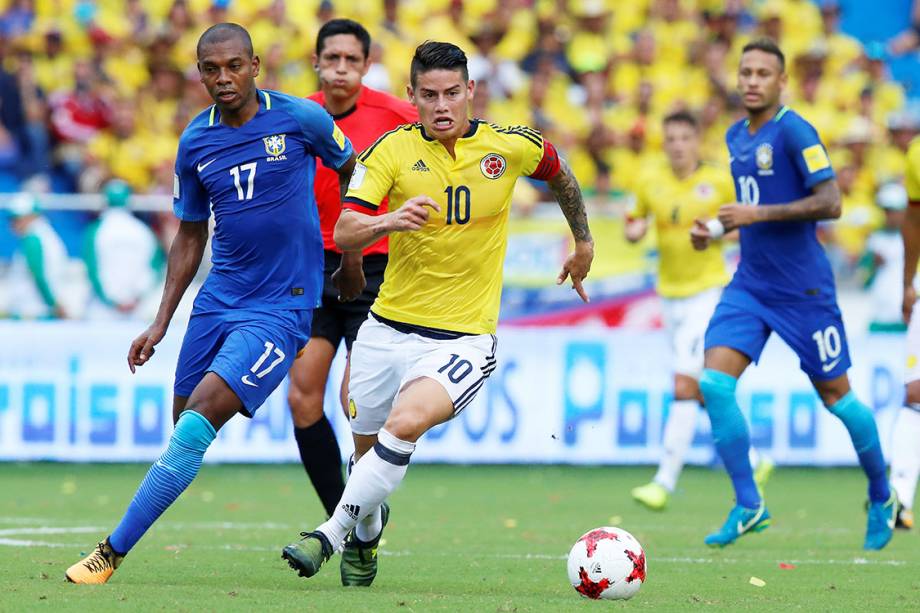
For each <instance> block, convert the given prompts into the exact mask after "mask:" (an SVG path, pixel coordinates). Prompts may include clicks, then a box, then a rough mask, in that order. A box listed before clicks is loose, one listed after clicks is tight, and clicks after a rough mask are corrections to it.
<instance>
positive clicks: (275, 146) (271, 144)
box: [262, 134, 287, 157]
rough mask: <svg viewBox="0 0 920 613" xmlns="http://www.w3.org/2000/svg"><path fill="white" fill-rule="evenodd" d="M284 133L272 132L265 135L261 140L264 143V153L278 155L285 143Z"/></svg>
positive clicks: (282, 150)
mask: <svg viewBox="0 0 920 613" xmlns="http://www.w3.org/2000/svg"><path fill="white" fill-rule="evenodd" d="M284 137H285V135H284V134H272V135H271V136H266V137H265V138H263V139H262V142H263V143H265V153H267V154H268V155H270V156H272V157H278V156H279V155H281V154H282V153H284V150H285V148H286V146H287V145H285V142H284Z"/></svg>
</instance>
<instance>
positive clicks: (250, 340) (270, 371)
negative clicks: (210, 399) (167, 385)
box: [174, 310, 313, 417]
mask: <svg viewBox="0 0 920 613" xmlns="http://www.w3.org/2000/svg"><path fill="white" fill-rule="evenodd" d="M312 314H313V311H311V310H290V311H287V310H279V311H258V312H255V311H244V310H226V311H210V312H206V313H192V316H191V318H190V319H189V322H188V328H187V329H186V332H185V338H183V339H182V349H181V350H180V351H179V362H178V364H177V365H176V382H175V386H174V392H175V394H176V396H186V397H188V396H189V395H191V393H192V390H194V389H195V386H196V385H198V383H199V382H200V381H201V380H202V379H203V378H204V375H205V374H206V373H208V372H213V373H215V374H216V375H217V376H219V377H220V378H221V379H223V380H224V381H225V382H226V383H227V385H228V386H230V389H232V390H233V392H234V393H235V394H236V396H237V398H239V399H240V401H241V402H242V403H243V413H245V414H246V415H248V416H249V417H252V415H253V414H254V413H255V411H256V409H258V408H259V407H260V406H262V404H263V403H264V402H265V400H266V399H267V398H268V397H269V395H270V394H271V393H272V392H273V391H274V390H275V388H276V387H278V385H280V384H281V382H282V381H283V380H284V376H285V375H286V374H287V372H288V370H289V369H290V368H291V364H292V363H293V362H294V358H296V357H297V353H298V352H299V351H300V350H301V349H303V348H304V346H305V345H306V344H307V341H308V340H310V321H311V319H312Z"/></svg>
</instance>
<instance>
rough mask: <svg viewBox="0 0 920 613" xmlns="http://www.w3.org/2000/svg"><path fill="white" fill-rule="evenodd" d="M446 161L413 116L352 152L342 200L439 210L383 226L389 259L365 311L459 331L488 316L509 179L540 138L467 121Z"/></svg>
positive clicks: (526, 169)
mask: <svg viewBox="0 0 920 613" xmlns="http://www.w3.org/2000/svg"><path fill="white" fill-rule="evenodd" d="M454 152H455V154H456V159H455V158H453V157H451V156H450V154H449V153H448V152H447V149H445V148H444V146H443V145H442V144H441V143H439V142H438V141H437V140H434V139H433V138H431V137H429V136H428V135H427V134H425V131H424V128H423V127H422V126H421V124H410V125H405V126H401V127H399V128H397V129H395V130H393V131H391V132H388V133H386V134H384V135H383V136H381V137H380V138H379V139H378V140H377V142H376V143H374V144H373V145H371V146H370V147H368V148H367V149H366V150H365V151H364V152H363V153H362V154H361V155H359V156H358V162H357V164H356V166H355V171H354V174H352V178H351V183H350V184H349V187H348V193H347V195H346V197H345V200H344V206H345V207H346V208H351V209H354V210H356V211H359V212H360V211H361V210H362V209H364V210H368V209H370V210H375V209H376V207H377V205H378V203H380V201H381V200H383V198H384V197H387V196H389V206H390V211H395V210H397V209H398V208H399V207H400V206H402V205H403V204H404V203H405V202H406V200H408V199H410V198H412V197H414V196H423V195H424V196H428V197H430V198H431V199H432V200H434V201H435V202H437V203H438V204H439V205H440V207H441V211H440V212H437V211H434V210H429V217H428V223H426V224H425V225H424V226H423V227H422V228H421V229H420V230H418V231H415V232H394V233H392V234H390V257H389V261H388V263H387V268H386V272H385V273H384V281H383V285H382V286H381V288H380V294H379V295H378V296H377V300H376V301H375V302H374V305H373V306H372V307H371V310H372V311H373V312H374V313H376V314H378V315H380V316H382V317H385V318H388V319H392V320H394V321H398V322H402V323H407V324H412V325H417V326H425V327H428V328H438V329H442V330H449V331H452V332H462V333H466V334H491V333H494V332H495V328H496V325H497V323H498V309H499V302H500V300H501V287H502V265H503V262H504V259H505V248H506V246H507V244H508V240H507V234H508V213H509V210H510V207H511V193H512V191H513V190H514V184H515V181H516V180H517V178H518V177H520V176H527V175H530V174H533V173H534V172H535V171H536V170H537V167H538V165H540V162H541V160H542V159H543V154H544V144H543V137H542V136H541V135H540V133H539V132H537V131H536V130H532V129H530V128H526V127H509V128H504V127H499V126H495V125H492V124H488V123H485V122H483V121H480V120H475V119H474V120H471V124H470V129H469V131H468V132H467V133H466V134H465V135H464V136H463V137H461V138H459V139H458V140H457V144H456V145H455V147H454Z"/></svg>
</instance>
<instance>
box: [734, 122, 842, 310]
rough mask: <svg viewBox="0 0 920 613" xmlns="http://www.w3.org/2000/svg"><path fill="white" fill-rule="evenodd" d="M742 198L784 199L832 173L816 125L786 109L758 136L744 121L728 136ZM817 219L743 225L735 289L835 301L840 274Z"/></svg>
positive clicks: (762, 202) (765, 296) (769, 297)
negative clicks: (821, 237)
mask: <svg viewBox="0 0 920 613" xmlns="http://www.w3.org/2000/svg"><path fill="white" fill-rule="evenodd" d="M725 140H726V142H727V143H728V152H729V155H730V159H731V170H732V176H733V177H734V180H735V192H736V195H737V197H738V202H740V203H741V204H746V205H751V206H770V205H771V204H785V203H788V202H792V201H793V200H799V199H801V198H805V197H807V196H809V195H811V193H812V191H811V190H812V188H813V187H814V186H815V185H817V184H818V183H821V182H822V181H826V180H828V179H833V178H834V170H833V169H832V168H831V164H830V160H829V159H828V157H827V152H826V151H825V149H824V145H822V144H821V139H820V138H819V137H818V133H817V132H816V131H815V129H814V128H813V127H812V126H811V124H809V123H808V122H807V121H805V120H804V119H803V118H802V117H801V116H800V115H798V114H797V113H795V112H794V111H792V110H790V109H789V108H788V107H785V106H783V107H782V108H780V110H779V112H778V113H777V114H776V116H775V117H774V118H773V119H772V120H770V121H768V122H767V123H766V124H764V125H763V126H761V128H760V129H759V130H758V131H757V132H756V133H754V134H751V133H750V132H749V131H748V121H747V120H743V121H739V122H738V123H736V124H734V125H733V126H732V127H730V128H729V129H728V132H727V133H726V135H725ZM816 228H817V223H816V222H814V221H790V222H762V223H755V224H752V225H749V226H744V227H742V228H741V263H740V264H739V266H738V270H737V272H736V273H735V276H734V278H733V279H732V281H731V283H730V286H735V287H738V288H739V289H743V290H745V291H748V292H750V293H752V294H754V295H755V296H757V298H758V299H760V300H761V301H763V302H774V301H784V302H789V301H801V300H808V301H819V302H827V301H830V302H834V301H836V297H835V296H836V292H835V290H834V275H833V273H832V272H831V267H830V263H829V262H828V260H827V256H826V255H825V254H824V249H823V248H822V247H821V244H820V243H819V242H818V237H817V234H816Z"/></svg>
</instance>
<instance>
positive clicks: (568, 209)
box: [547, 160, 594, 302]
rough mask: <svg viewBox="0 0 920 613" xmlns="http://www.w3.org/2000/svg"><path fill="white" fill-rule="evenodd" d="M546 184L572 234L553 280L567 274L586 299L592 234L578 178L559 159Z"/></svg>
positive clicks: (591, 259)
mask: <svg viewBox="0 0 920 613" xmlns="http://www.w3.org/2000/svg"><path fill="white" fill-rule="evenodd" d="M547 185H549V189H550V191H552V192H553V195H554V196H555V197H556V202H558V203H559V208H560V209H562V214H563V215H565V220H566V221H567V222H568V223H569V229H570V230H571V231H572V236H573V237H574V238H575V251H573V252H572V253H571V254H570V255H569V257H567V258H566V259H565V262H564V263H563V264H562V272H560V273H559V277H558V278H557V279H556V283H557V284H559V285H561V284H562V283H563V282H565V280H566V277H571V279H572V287H573V288H574V289H575V291H576V292H578V295H579V296H580V297H581V299H582V300H584V301H585V302H588V301H589V299H588V294H586V293H585V290H584V288H583V287H582V281H584V279H585V277H587V276H588V271H590V270H591V262H592V261H593V260H594V239H593V238H591V230H590V229H589V228H588V214H587V213H586V212H585V201H584V199H583V198H582V196H581V188H580V187H579V186H578V179H576V178H575V175H574V174H572V169H571V168H569V165H568V164H567V163H566V161H565V160H560V165H559V172H558V173H556V176H554V177H553V178H552V179H550V180H549V181H547Z"/></svg>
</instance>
